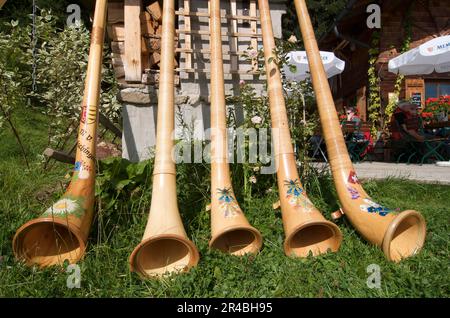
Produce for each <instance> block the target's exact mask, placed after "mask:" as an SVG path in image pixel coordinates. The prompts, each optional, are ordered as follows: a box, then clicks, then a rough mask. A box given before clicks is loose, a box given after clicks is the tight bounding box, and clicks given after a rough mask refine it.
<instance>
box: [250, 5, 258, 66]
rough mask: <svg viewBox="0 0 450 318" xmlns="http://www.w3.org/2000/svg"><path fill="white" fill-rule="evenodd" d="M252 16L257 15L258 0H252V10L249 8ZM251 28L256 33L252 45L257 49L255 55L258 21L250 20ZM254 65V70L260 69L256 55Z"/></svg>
mask: <svg viewBox="0 0 450 318" xmlns="http://www.w3.org/2000/svg"><path fill="white" fill-rule="evenodd" d="M249 15H250V16H256V0H250V10H249ZM250 29H251V32H252V33H253V34H255V36H254V37H252V39H251V42H250V45H251V47H252V48H253V49H254V50H255V56H256V55H257V52H258V37H257V33H258V26H257V24H256V21H250ZM252 67H253V71H255V72H256V71H258V58H257V57H254V58H252Z"/></svg>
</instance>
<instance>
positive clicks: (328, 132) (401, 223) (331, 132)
mask: <svg viewBox="0 0 450 318" xmlns="http://www.w3.org/2000/svg"><path fill="white" fill-rule="evenodd" d="M295 7H296V10H297V15H298V20H299V24H300V29H301V32H302V37H303V42H304V44H305V48H306V53H307V56H308V61H309V67H310V70H311V78H312V83H313V88H314V92H315V94H316V98H317V107H318V109H319V115H320V122H321V123H322V129H323V134H324V138H325V143H326V146H327V152H328V161H329V162H330V166H331V171H332V174H333V179H334V183H335V186H336V189H337V193H338V196H339V200H340V202H341V204H342V210H343V212H344V214H345V215H346V216H347V217H348V218H349V220H350V222H351V223H352V224H353V226H354V227H355V228H356V229H357V230H358V232H359V233H360V234H361V235H362V236H363V237H364V238H365V239H366V240H368V241H369V242H371V243H373V244H375V245H377V246H380V247H381V248H382V249H383V252H384V254H385V255H386V257H387V259H389V260H391V261H400V260H401V259H402V258H406V257H409V256H412V255H414V254H416V253H417V252H418V251H419V250H420V249H421V248H422V246H423V244H424V241H425V235H426V226H425V220H424V218H423V217H422V215H421V214H420V213H419V212H417V211H414V210H406V211H403V212H401V213H395V212H393V211H392V210H390V209H387V208H385V207H383V206H381V205H379V204H377V203H375V202H374V201H372V199H371V198H370V197H369V196H368V195H367V193H366V192H365V191H364V189H363V188H362V186H361V184H360V183H359V181H358V178H357V176H356V173H355V170H354V168H353V165H352V162H351V160H350V157H349V155H348V152H347V148H346V145H345V141H344V136H343V133H342V131H341V128H340V125H339V120H338V116H337V113H336V109H335V106H334V101H333V97H332V95H331V91H330V86H329V84H328V80H327V76H326V74H325V70H324V67H323V64H322V61H321V59H320V54H319V48H318V45H317V41H316V38H315V35H314V30H313V27H312V24H311V19H310V17H309V14H308V9H307V7H306V3H305V0H295Z"/></svg>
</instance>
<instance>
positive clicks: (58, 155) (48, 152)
mask: <svg viewBox="0 0 450 318" xmlns="http://www.w3.org/2000/svg"><path fill="white" fill-rule="evenodd" d="M44 156H46V157H48V158H51V159H54V160H56V161H59V162H63V163H68V164H75V157H73V156H71V155H69V154H67V153H65V152H63V151H58V150H54V149H51V148H47V149H45V150H44Z"/></svg>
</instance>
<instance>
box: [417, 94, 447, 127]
mask: <svg viewBox="0 0 450 318" xmlns="http://www.w3.org/2000/svg"><path fill="white" fill-rule="evenodd" d="M449 109H450V96H448V95H447V96H440V97H439V98H428V99H427V100H426V102H425V107H424V109H423V110H422V112H421V116H422V118H423V119H424V120H425V121H427V120H429V121H433V120H434V121H438V122H441V121H448V114H449Z"/></svg>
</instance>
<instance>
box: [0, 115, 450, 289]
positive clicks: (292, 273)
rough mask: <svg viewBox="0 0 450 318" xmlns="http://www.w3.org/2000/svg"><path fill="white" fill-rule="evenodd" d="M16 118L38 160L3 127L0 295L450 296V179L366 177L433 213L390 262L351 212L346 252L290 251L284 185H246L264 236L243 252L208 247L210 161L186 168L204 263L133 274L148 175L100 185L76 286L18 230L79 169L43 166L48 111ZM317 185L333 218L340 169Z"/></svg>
mask: <svg viewBox="0 0 450 318" xmlns="http://www.w3.org/2000/svg"><path fill="white" fill-rule="evenodd" d="M15 119H16V121H17V123H18V128H19V131H20V133H21V135H22V136H23V138H24V144H25V146H26V148H27V151H28V153H29V158H30V161H31V167H32V168H31V170H29V171H28V170H27V169H25V164H24V162H23V160H22V159H21V156H20V152H19V148H18V147H17V145H16V143H15V141H14V139H13V137H12V134H11V133H10V131H9V130H8V129H7V127H3V128H2V130H0V140H1V144H0V297H55V296H56V297H449V296H450V280H449V277H450V271H449V266H448V264H449V256H450V254H449V235H448V233H449V227H450V224H449V223H450V222H449V221H450V219H449V216H450V206H449V204H448V203H449V198H450V186H443V185H430V184H418V183H413V182H409V181H405V180H392V179H389V180H385V181H370V180H369V181H365V182H364V187H365V189H366V190H367V192H368V193H369V194H370V195H371V196H373V198H374V199H375V200H376V201H378V202H380V203H382V204H384V205H387V206H389V207H391V208H399V209H406V208H414V209H417V210H419V211H420V212H421V213H422V214H423V215H424V217H425V219H426V221H427V230H428V231H427V239H426V243H425V246H424V249H423V250H422V251H421V252H420V254H418V255H417V256H414V257H412V258H410V259H407V260H405V261H402V262H401V263H399V264H394V263H390V262H387V261H386V260H385V258H384V255H383V253H382V251H381V250H380V249H379V248H377V247H374V246H371V245H369V244H367V243H366V242H365V241H364V240H363V239H362V238H361V237H360V236H359V235H358V234H357V233H356V232H355V230H354V229H353V227H352V226H351V225H350V224H348V223H347V222H346V221H345V220H341V221H340V222H339V226H340V228H341V230H342V232H343V235H344V240H343V243H342V246H341V248H340V250H339V251H338V252H337V253H332V254H327V255H323V256H320V257H315V258H312V257H310V258H305V259H293V258H288V257H286V256H285V255H284V253H283V249H282V243H283V240H284V233H283V228H282V222H281V215H280V212H279V211H274V210H273V209H272V204H273V203H274V202H276V201H277V193H276V189H275V188H274V191H272V192H269V193H267V194H265V195H256V194H255V195H254V197H252V198H251V200H249V199H246V200H244V199H243V198H244V195H243V193H242V191H241V188H242V187H236V190H237V195H238V199H239V200H240V202H241V207H242V208H243V210H244V211H245V213H246V215H247V217H248V219H249V221H250V222H251V223H252V224H253V225H254V226H255V227H256V228H258V229H259V230H260V231H261V233H262V235H263V237H264V245H263V248H262V250H261V252H260V253H259V254H258V255H255V256H247V257H242V258H237V257H232V256H229V255H225V254H222V253H220V252H216V251H210V250H209V249H208V240H209V237H210V225H209V222H210V220H209V213H208V212H207V211H206V209H205V207H206V206H207V204H208V192H209V188H208V182H207V176H206V175H207V172H208V170H207V167H205V166H203V165H197V166H195V165H190V167H184V166H180V167H179V169H178V171H179V176H178V185H179V186H178V192H179V205H180V210H181V214H182V218H183V220H184V222H185V224H186V229H187V232H188V235H189V236H190V237H191V239H192V240H193V242H194V243H195V244H196V245H197V247H198V248H199V251H200V254H201V259H200V262H199V264H198V266H197V267H195V268H193V269H192V270H191V271H190V272H189V273H187V274H182V275H175V276H171V277H166V278H164V279H161V280H159V281H152V280H147V281H144V280H141V279H140V278H139V277H138V276H137V275H136V274H134V273H130V271H129V267H128V258H129V255H130V253H131V251H132V250H133V248H134V247H135V246H136V245H137V244H138V243H139V241H140V239H141V237H142V234H143V231H144V227H145V224H146V220H147V216H148V210H149V205H150V193H151V192H150V187H149V185H148V183H149V182H147V184H145V183H144V182H141V181H140V182H139V183H138V184H135V186H134V188H133V190H132V191H130V192H127V191H121V192H120V191H119V192H117V193H106V194H107V195H105V193H102V192H101V189H98V191H99V195H101V196H102V199H101V200H99V203H98V206H97V211H98V213H97V217H96V219H95V222H94V224H93V227H92V230H91V235H90V240H89V245H88V250H87V253H86V256H85V258H84V260H83V261H81V262H80V263H79V265H80V267H81V288H79V289H78V288H75V289H69V288H67V284H66V281H67V279H68V275H69V274H68V273H66V268H65V267H53V268H48V269H44V270H40V269H38V268H27V267H25V266H23V265H22V264H20V263H17V262H16V261H15V260H14V258H13V255H12V250H11V240H12V237H13V235H14V233H15V231H16V230H17V228H18V227H19V226H20V225H22V224H23V223H24V222H26V221H27V220H30V219H31V218H33V217H36V216H38V215H39V214H40V213H41V212H42V211H44V210H45V209H46V208H47V207H48V206H49V205H50V204H51V202H52V201H54V200H55V199H56V198H58V196H59V195H60V194H61V193H62V192H63V189H64V185H65V184H66V183H67V182H68V179H67V175H68V174H69V173H70V170H71V167H69V166H67V165H62V164H58V165H56V166H55V167H54V168H53V169H51V170H49V171H43V169H42V165H41V163H40V160H41V158H40V157H39V154H40V153H42V150H43V148H44V147H45V140H46V138H47V136H46V134H47V130H46V121H45V118H43V116H41V115H38V114H31V115H30V114H29V113H28V112H27V114H26V116H25V114H24V113H20V112H19V113H17V114H16V117H15ZM121 163H123V162H122V161H121ZM144 164H145V163H144ZM107 165H108V164H105V166H107ZM125 165H127V164H126V163H125ZM147 170H150V169H147ZM150 172H151V171H150ZM150 172H149V171H147V172H146V175H145V178H144V179H143V180H145V179H147V180H149V177H148V175H149V174H150ZM107 177H108V176H107V175H103V176H101V178H99V180H100V181H99V187H100V185H105V184H106V182H105V180H106V179H105V178H107ZM205 180H206V181H205ZM111 183H113V182H111ZM318 185H320V187H318ZM319 189H320V191H319ZM308 191H309V193H310V197H311V199H312V201H313V202H314V203H315V204H316V205H317V206H318V207H319V208H320V209H321V210H322V211H324V215H325V216H326V217H327V218H329V212H331V211H334V210H336V207H337V203H336V199H335V193H334V187H333V183H332V180H331V179H330V176H327V175H320V177H319V179H318V181H317V183H316V186H314V183H311V185H310V188H309V189H308ZM107 198H109V199H107ZM371 264H377V265H378V266H380V270H381V286H380V288H369V287H368V286H367V279H368V277H369V275H370V273H368V272H367V267H368V266H369V265H371Z"/></svg>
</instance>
